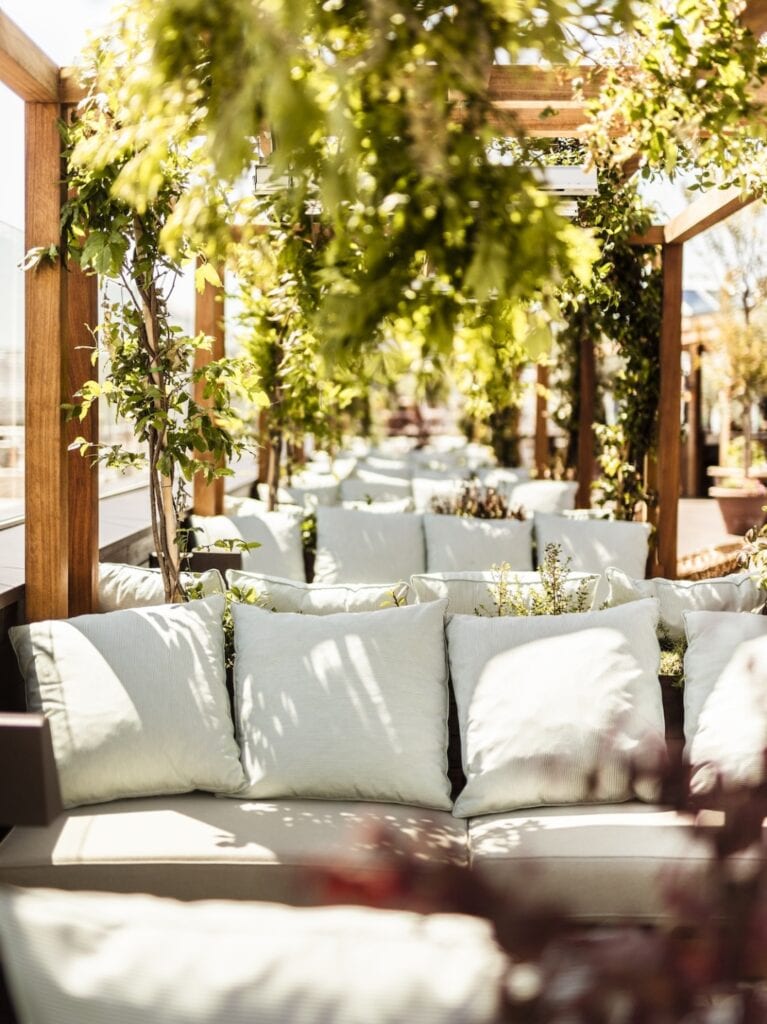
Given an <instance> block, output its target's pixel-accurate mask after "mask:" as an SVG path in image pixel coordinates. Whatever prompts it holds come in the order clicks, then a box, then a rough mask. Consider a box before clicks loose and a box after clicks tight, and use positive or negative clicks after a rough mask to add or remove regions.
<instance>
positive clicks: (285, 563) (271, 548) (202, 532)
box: [190, 509, 306, 580]
mask: <svg viewBox="0 0 767 1024" xmlns="http://www.w3.org/2000/svg"><path fill="white" fill-rule="evenodd" d="M190 519H191V523H192V529H193V530H194V531H195V533H196V535H197V538H198V542H199V543H200V544H201V545H205V544H214V543H215V541H217V540H244V541H248V542H252V541H256V542H257V543H258V544H260V545H261V547H258V548H254V549H253V550H252V551H243V553H242V567H243V569H247V570H248V571H249V572H265V573H270V574H271V575H274V576H284V577H285V578H286V579H289V580H305V579H306V570H305V569H304V550H303V544H302V540H301V521H302V519H303V511H302V510H301V509H279V510H277V511H274V512H263V513H262V514H260V515H243V516H239V515H238V516H190Z"/></svg>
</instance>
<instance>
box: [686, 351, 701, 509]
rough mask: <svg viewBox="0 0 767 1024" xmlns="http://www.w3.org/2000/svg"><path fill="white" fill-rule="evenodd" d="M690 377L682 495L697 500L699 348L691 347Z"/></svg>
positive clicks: (699, 430)
mask: <svg viewBox="0 0 767 1024" xmlns="http://www.w3.org/2000/svg"><path fill="white" fill-rule="evenodd" d="M689 353H690V376H689V382H688V389H687V390H688V393H689V407H688V416H687V443H686V445H685V452H684V454H685V478H684V495H685V497H686V498H698V497H700V496H701V495H702V493H703V444H702V434H703V431H702V429H701V420H702V404H703V396H702V382H701V370H700V362H701V347H700V345H697V344H696V345H691V346H690V348H689Z"/></svg>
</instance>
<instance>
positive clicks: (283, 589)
mask: <svg viewBox="0 0 767 1024" xmlns="http://www.w3.org/2000/svg"><path fill="white" fill-rule="evenodd" d="M226 580H227V583H228V584H229V586H230V587H237V588H238V589H240V590H244V591H246V592H247V591H250V592H252V593H254V594H256V595H257V597H258V598H259V605H260V607H261V608H265V609H266V610H267V611H272V612H297V613H298V612H300V613H301V614H302V615H335V614H337V613H338V612H374V611H376V610H377V609H381V608H391V607H392V606H399V605H405V604H407V603H408V597H409V595H410V587H409V586H408V584H407V583H297V582H294V581H293V580H283V579H280V578H279V577H278V576H262V575H259V574H258V573H253V572H239V571H237V570H236V569H230V570H229V571H228V572H227V574H226Z"/></svg>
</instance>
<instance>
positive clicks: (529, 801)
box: [447, 601, 665, 817]
mask: <svg viewBox="0 0 767 1024" xmlns="http://www.w3.org/2000/svg"><path fill="white" fill-rule="evenodd" d="M657 619H658V606H657V602H655V601H641V602H638V603H637V604H634V605H631V606H630V607H626V608H610V609H608V610H607V611H601V612H586V613H582V614H574V615H545V616H532V617H518V618H481V617H477V616H469V615H454V616H453V618H452V619H451V620H450V622H449V623H448V626H447V639H448V652H449V657H450V673H451V678H452V681H453V688H454V690H455V696H456V702H457V704H458V719H459V724H460V729H461V746H462V756H463V767H464V772H465V774H466V779H467V782H466V788H465V789H464V790H463V792H462V793H461V794H460V795H459V797H458V799H457V801H456V804H455V808H454V811H453V813H454V814H456V815H458V816H459V817H471V816H473V815H477V814H491V813H493V812H496V811H504V810H512V809H514V808H515V807H534V806H539V805H546V804H568V803H583V802H586V803H594V802H601V801H604V802H608V801H609V802H615V801H618V800H628V799H630V798H631V797H632V796H634V795H637V796H639V797H641V798H647V799H651V798H652V797H653V795H654V794H655V786H654V784H653V783H651V782H648V780H647V779H643V778H638V779H637V781H636V782H634V783H633V784H632V773H631V770H630V765H629V763H628V760H629V759H630V758H632V757H633V758H638V759H639V760H640V761H641V763H642V765H645V766H653V767H655V768H657V767H658V766H659V764H660V763H662V758H663V756H664V755H665V738H664V719H663V704H662V700H661V691H660V686H659V684H658V666H659V662H660V648H659V646H658V640H657V637H656V635H655V627H656V625H657Z"/></svg>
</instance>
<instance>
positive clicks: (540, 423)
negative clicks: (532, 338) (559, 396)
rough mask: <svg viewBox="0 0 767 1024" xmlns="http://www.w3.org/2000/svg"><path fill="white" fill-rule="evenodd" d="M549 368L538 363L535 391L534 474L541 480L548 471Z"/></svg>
mask: <svg viewBox="0 0 767 1024" xmlns="http://www.w3.org/2000/svg"><path fill="white" fill-rule="evenodd" d="M548 389H549V368H548V366H546V365H545V364H544V363H538V372H537V378H536V389H535V472H536V474H537V475H538V477H540V478H543V477H545V476H546V473H547V472H548V469H549V394H548Z"/></svg>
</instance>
